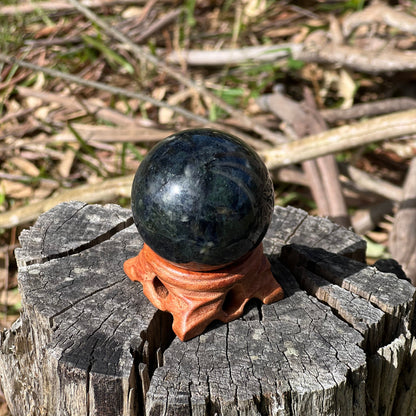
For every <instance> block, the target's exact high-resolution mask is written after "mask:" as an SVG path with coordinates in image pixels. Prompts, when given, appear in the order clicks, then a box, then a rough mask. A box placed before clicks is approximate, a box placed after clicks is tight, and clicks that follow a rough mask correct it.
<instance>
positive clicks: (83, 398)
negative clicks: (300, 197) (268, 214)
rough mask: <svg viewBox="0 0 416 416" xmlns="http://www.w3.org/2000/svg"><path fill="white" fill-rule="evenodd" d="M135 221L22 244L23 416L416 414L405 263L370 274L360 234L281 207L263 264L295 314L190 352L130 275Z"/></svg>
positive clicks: (79, 227) (263, 312)
mask: <svg viewBox="0 0 416 416" xmlns="http://www.w3.org/2000/svg"><path fill="white" fill-rule="evenodd" d="M129 218H130V212H129V211H128V210H124V209H121V208H120V207H118V206H116V205H107V206H104V207H102V206H97V205H92V206H91V205H86V204H84V203H79V202H72V203H65V204H61V205H59V206H57V207H56V208H54V209H53V210H51V211H49V212H48V213H46V214H44V215H42V216H41V217H40V218H39V220H38V221H37V223H36V224H35V225H34V226H33V227H32V228H31V229H29V230H27V231H25V232H24V233H23V234H22V236H21V243H22V248H21V249H19V251H18V252H17V257H18V259H19V287H20V291H21V293H22V298H23V301H22V304H23V313H22V316H21V318H20V319H19V320H18V321H17V322H16V323H15V324H14V325H13V327H12V328H11V329H10V330H9V331H5V332H3V333H2V334H1V347H0V377H1V381H2V385H3V389H4V392H5V395H6V397H7V401H8V403H9V406H10V408H11V411H12V414H14V415H27V414H38V413H36V412H39V414H53V415H68V414H77V415H78V414H83V415H84V414H85V415H132V416H133V415H148V416H149V415H152V416H156V415H157V416H159V415H178V416H181V415H193V416H194V415H204V416H205V415H214V414H218V415H227V416H228V415H259V416H265V415H276V414H279V415H291V416H293V415H302V416H303V415H316V414H321V415H329V414H337V415H341V416H343V415H363V414H374V415H376V414H384V415H388V414H391V411H392V409H396V408H397V409H401V410H400V412H401V413H400V414H411V411H412V409H413V410H414V409H415V408H416V399H415V398H416V381H414V377H413V376H414V374H415V372H416V369H415V368H416V347H415V345H416V344H415V342H414V338H413V333H414V326H415V325H414V324H413V313H414V311H413V309H414V296H415V295H414V293H415V289H414V288H413V287H412V286H411V285H410V284H409V282H407V281H406V280H404V279H398V278H397V276H396V274H400V273H399V272H398V271H397V265H395V264H393V263H389V264H384V265H380V268H376V267H368V266H366V264H365V263H364V262H363V260H364V253H365V243H364V242H363V241H362V240H361V239H360V238H359V237H358V236H357V235H355V234H354V233H352V232H351V231H348V230H346V229H345V228H343V227H341V226H339V225H336V224H334V223H332V222H331V221H329V220H326V219H323V218H315V217H310V216H308V215H307V214H306V213H305V212H303V211H301V210H298V209H295V208H290V207H289V208H281V207H276V208H275V211H274V215H273V220H272V224H271V227H270V229H269V231H268V233H267V235H266V237H265V240H264V248H265V253H266V254H267V255H268V257H269V259H270V261H271V264H272V271H273V273H274V275H275V277H276V278H277V280H278V281H279V282H280V284H281V285H282V287H283V288H284V290H285V294H286V297H285V299H284V300H282V301H280V302H277V303H275V304H272V305H261V304H260V303H259V302H258V301H256V300H252V301H250V302H249V304H248V305H247V307H246V310H245V314H244V316H243V317H242V318H240V319H238V320H235V321H233V322H230V323H228V324H222V323H215V322H214V323H213V324H211V325H210V327H209V328H208V330H207V331H206V332H205V333H204V334H202V335H201V336H199V337H195V338H193V339H192V340H190V341H188V342H185V343H184V342H180V341H179V340H178V339H177V338H174V334H173V332H172V330H171V325H172V319H171V316H170V315H169V314H167V313H164V312H161V311H157V310H156V309H155V308H154V307H153V306H152V305H151V304H150V302H148V301H147V299H146V298H145V297H144V296H143V293H142V289H141V285H139V284H136V283H133V282H131V281H130V280H129V279H128V278H127V277H126V276H125V275H124V273H123V271H122V266H123V262H124V260H126V259H127V258H129V257H132V256H134V255H135V254H137V251H138V250H139V248H140V247H141V245H142V241H141V239H140V238H139V236H138V233H137V231H136V229H135V227H134V226H132V225H130V222H129ZM381 266H383V267H381ZM382 270H384V271H382ZM396 272H397V273H396ZM408 411H409V412H410V413H406V412H408ZM366 412H367V413H366ZM389 412H390V413H389Z"/></svg>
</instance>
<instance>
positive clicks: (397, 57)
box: [166, 36, 416, 74]
mask: <svg viewBox="0 0 416 416" xmlns="http://www.w3.org/2000/svg"><path fill="white" fill-rule="evenodd" d="M289 56H291V57H292V58H294V59H297V60H300V61H304V62H318V63H323V64H336V65H338V66H342V67H345V68H351V69H353V70H356V71H362V72H366V73H370V74H377V73H385V72H394V71H409V70H414V69H416V52H414V51H404V52H402V51H398V50H396V49H393V50H383V51H365V53H364V52H363V50H362V49H359V48H356V47H354V46H349V45H340V44H335V43H328V41H327V39H326V37H324V36H323V37H322V39H320V40H319V41H317V40H314V41H313V42H311V41H309V42H308V41H306V42H305V43H304V44H294V43H284V44H281V45H269V46H248V47H245V48H241V49H222V50H217V51H214V50H212V51H209V50H208V51H203V50H192V49H191V50H186V51H182V52H180V53H178V52H171V53H170V54H169V55H167V57H166V59H167V61H168V62H172V63H179V62H181V61H182V60H183V61H185V62H186V63H187V64H188V65H194V66H220V65H237V64H241V63H243V62H247V61H250V60H253V61H256V62H257V61H266V62H274V61H276V60H278V59H286V58H288V57H289Z"/></svg>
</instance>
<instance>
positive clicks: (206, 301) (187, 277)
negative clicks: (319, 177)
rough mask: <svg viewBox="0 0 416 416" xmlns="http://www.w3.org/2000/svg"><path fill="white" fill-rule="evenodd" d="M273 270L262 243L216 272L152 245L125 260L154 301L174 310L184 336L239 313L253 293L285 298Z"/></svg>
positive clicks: (267, 299) (126, 268)
mask: <svg viewBox="0 0 416 416" xmlns="http://www.w3.org/2000/svg"><path fill="white" fill-rule="evenodd" d="M270 269H271V266H270V262H269V261H268V260H267V257H266V256H265V255H264V254H263V245H262V244H260V245H259V246H258V247H257V248H256V249H254V250H253V251H252V252H250V253H249V254H248V255H246V256H245V257H244V258H243V259H240V260H239V261H238V262H236V263H233V264H231V265H228V266H226V267H222V268H220V269H215V270H211V271H208V270H206V271H202V272H201V271H196V270H185V269H183V268H181V267H178V266H175V265H173V264H172V263H169V262H168V261H166V260H165V259H163V258H162V257H160V256H158V255H157V254H156V253H155V252H154V251H153V250H152V249H151V248H150V247H149V246H148V245H147V244H144V246H143V248H142V249H141V251H140V253H139V255H138V256H136V257H133V258H131V259H129V260H126V261H125V263H124V271H125V272H126V274H127V276H129V277H130V279H131V280H135V281H139V282H140V283H141V284H142V285H143V293H144V295H145V296H146V297H147V298H148V299H149V300H150V302H152V303H153V305H154V306H156V308H158V309H160V310H162V311H168V312H170V313H171V314H172V316H173V325H172V329H173V332H174V333H175V334H176V335H177V337H178V338H179V339H180V340H181V341H186V340H189V339H191V338H193V337H195V336H197V335H200V334H201V333H202V332H203V331H204V330H205V328H206V327H207V326H208V325H209V324H210V323H211V322H213V321H214V320H219V321H221V322H224V323H226V322H230V321H232V320H234V319H236V318H238V317H240V316H241V315H242V314H243V312H244V306H245V305H246V303H247V302H248V301H249V300H250V299H252V298H256V299H259V300H260V301H262V302H264V303H265V304H269V303H273V302H276V301H278V300H280V299H282V298H283V296H284V295H283V290H282V287H281V286H280V285H279V283H277V281H276V279H275V278H274V277H273V274H272V272H271V270H270Z"/></svg>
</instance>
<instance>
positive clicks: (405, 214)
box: [389, 158, 416, 286]
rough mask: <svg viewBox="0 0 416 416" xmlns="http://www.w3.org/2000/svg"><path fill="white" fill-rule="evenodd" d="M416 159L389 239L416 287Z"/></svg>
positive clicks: (408, 174)
mask: <svg viewBox="0 0 416 416" xmlns="http://www.w3.org/2000/svg"><path fill="white" fill-rule="evenodd" d="M415 229H416V158H413V159H412V161H411V163H410V167H409V170H408V172H407V176H406V180H405V183H404V186H403V199H402V201H401V203H400V205H399V209H398V211H397V213H396V215H395V217H394V224H393V230H392V232H391V234H390V238H389V249H390V252H391V254H392V256H393V258H395V259H396V260H397V261H398V262H399V263H400V264H401V265H402V267H403V269H404V271H405V273H406V275H407V276H408V277H409V278H410V279H411V281H412V283H413V285H414V286H416V233H415Z"/></svg>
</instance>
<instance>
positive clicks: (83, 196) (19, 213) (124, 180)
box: [0, 175, 134, 228]
mask: <svg viewBox="0 0 416 416" xmlns="http://www.w3.org/2000/svg"><path fill="white" fill-rule="evenodd" d="M133 177H134V175H128V176H123V177H120V178H114V179H107V180H105V181H103V182H101V183H99V184H93V185H81V186H79V187H77V188H73V189H67V190H65V191H62V192H60V193H58V194H57V195H54V196H52V197H50V198H47V199H44V200H42V201H39V202H35V203H31V204H30V205H27V206H24V207H21V208H16V209H12V210H10V211H7V212H5V213H2V214H0V224H1V227H2V228H12V227H16V226H18V225H21V224H25V223H28V222H31V221H34V220H35V219H36V218H37V217H38V216H39V215H40V214H42V213H44V212H46V211H48V210H49V209H51V208H53V207H54V206H55V205H58V204H60V203H61V202H67V201H82V202H86V203H89V204H94V203H96V202H108V201H112V200H114V199H115V198H118V197H130V192H131V184H132V182H133Z"/></svg>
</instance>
